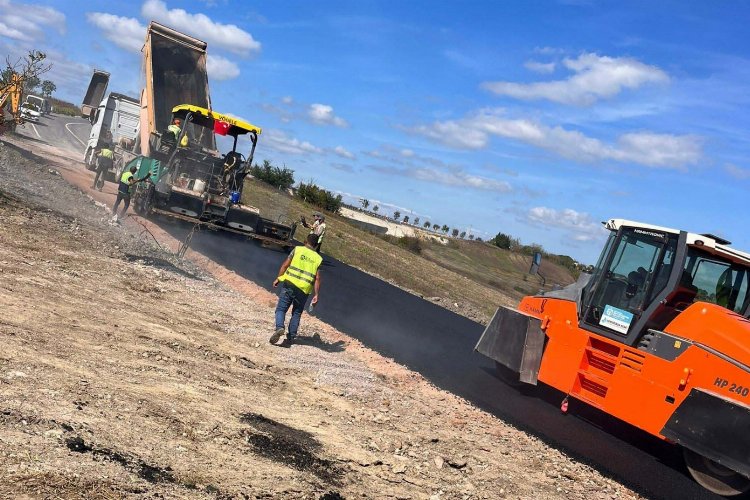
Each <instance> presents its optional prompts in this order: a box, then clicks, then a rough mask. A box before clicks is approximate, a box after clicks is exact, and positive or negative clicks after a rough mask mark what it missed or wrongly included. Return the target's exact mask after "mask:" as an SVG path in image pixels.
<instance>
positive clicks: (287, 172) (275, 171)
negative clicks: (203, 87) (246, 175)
mask: <svg viewBox="0 0 750 500" xmlns="http://www.w3.org/2000/svg"><path fill="white" fill-rule="evenodd" d="M250 175H252V176H253V177H255V178H256V179H258V180H260V181H262V182H265V183H266V184H269V185H271V186H273V187H275V188H277V189H283V190H287V189H292V188H293V186H294V183H295V181H294V170H292V169H290V168H287V167H286V166H284V167H278V166H275V165H273V164H272V163H271V162H270V161H269V160H263V163H262V164H257V163H256V164H255V165H253V166H251V167H250ZM293 193H294V196H295V197H297V198H299V199H301V200H302V201H305V202H307V203H310V204H311V205H314V206H316V207H318V208H320V209H322V210H325V211H327V212H331V213H334V214H337V213H339V211H340V210H341V207H342V205H343V200H342V197H341V195H340V194H334V193H332V192H331V191H328V190H327V189H323V188H321V187H319V186H317V185H316V184H315V183H313V182H312V181H309V182H300V183H299V186H297V187H296V188H294V189H293Z"/></svg>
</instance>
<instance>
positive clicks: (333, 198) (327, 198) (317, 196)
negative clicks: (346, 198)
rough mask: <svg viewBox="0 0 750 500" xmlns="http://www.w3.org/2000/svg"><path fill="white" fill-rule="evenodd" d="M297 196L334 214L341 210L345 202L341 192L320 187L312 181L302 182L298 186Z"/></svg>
mask: <svg viewBox="0 0 750 500" xmlns="http://www.w3.org/2000/svg"><path fill="white" fill-rule="evenodd" d="M295 196H297V197H298V198H300V199H302V200H303V201H306V202H307V203H310V204H311V205H315V206H317V207H320V208H322V209H323V210H327V211H328V212H332V213H334V214H335V213H338V212H339V210H340V209H341V205H342V204H343V201H342V197H341V195H340V194H338V195H335V194H333V193H332V192H330V191H328V190H327V189H322V188H319V187H318V186H316V185H315V184H313V183H312V181H311V182H308V183H307V184H305V183H303V182H301V183H300V185H299V187H298V188H297V192H296V193H295Z"/></svg>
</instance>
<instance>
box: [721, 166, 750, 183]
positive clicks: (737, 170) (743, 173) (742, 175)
mask: <svg viewBox="0 0 750 500" xmlns="http://www.w3.org/2000/svg"><path fill="white" fill-rule="evenodd" d="M724 170H725V171H726V172H727V173H728V174H729V175H731V176H732V177H734V178H735V179H740V180H747V179H750V169H747V168H742V167H738V166H737V165H735V164H733V163H727V164H726V165H724Z"/></svg>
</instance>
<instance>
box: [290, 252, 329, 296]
mask: <svg viewBox="0 0 750 500" xmlns="http://www.w3.org/2000/svg"><path fill="white" fill-rule="evenodd" d="M321 262H323V257H321V256H320V255H318V253H317V252H315V250H311V249H309V248H307V247H305V246H302V247H297V248H295V249H294V255H293V256H292V262H291V263H290V264H289V267H288V268H287V269H286V271H285V272H284V274H283V275H282V276H279V281H287V282H289V283H291V284H292V285H294V286H296V287H297V288H299V289H300V290H302V291H303V292H304V293H306V294H307V295H310V292H312V289H313V284H314V283H315V275H316V274H317V273H318V268H319V267H320V264H321Z"/></svg>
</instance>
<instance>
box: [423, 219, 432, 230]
mask: <svg viewBox="0 0 750 500" xmlns="http://www.w3.org/2000/svg"><path fill="white" fill-rule="evenodd" d="M423 225H424V227H425V228H427V229H429V228H430V226H431V225H432V224H430V221H428V220H426V221H424V224H423Z"/></svg>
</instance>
